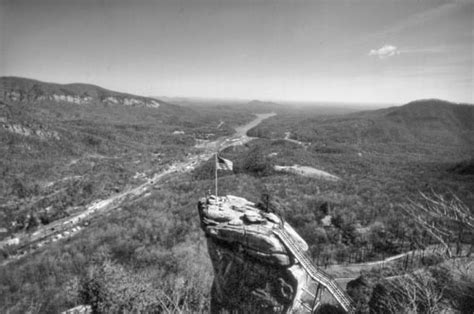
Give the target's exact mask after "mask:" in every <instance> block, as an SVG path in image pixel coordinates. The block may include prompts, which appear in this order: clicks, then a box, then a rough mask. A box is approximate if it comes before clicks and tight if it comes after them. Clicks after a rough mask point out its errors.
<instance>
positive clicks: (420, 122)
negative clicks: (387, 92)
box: [385, 99, 474, 131]
mask: <svg viewBox="0 0 474 314" xmlns="http://www.w3.org/2000/svg"><path fill="white" fill-rule="evenodd" d="M386 111H387V112H386V114H385V116H386V117H387V118H388V119H390V120H392V121H394V122H396V123H403V124H406V125H408V126H416V127H418V128H420V127H424V128H437V127H442V128H445V129H450V130H460V131H463V130H474V106H472V105H467V104H454V103H451V102H448V101H443V100H438V99H428V100H417V101H413V102H410V103H408V104H406V105H404V106H401V107H394V108H389V109H388V110H386Z"/></svg>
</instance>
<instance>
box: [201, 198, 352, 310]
mask: <svg viewBox="0 0 474 314" xmlns="http://www.w3.org/2000/svg"><path fill="white" fill-rule="evenodd" d="M198 210H199V216H200V219H201V227H202V229H203V230H204V232H205V234H206V237H207V244H208V250H209V256H210V258H211V260H212V264H213V267H214V273H215V278H214V282H213V286H212V291H211V312H213V313H220V312H223V311H228V312H231V313H234V312H244V313H247V312H249V313H290V312H292V313H295V312H296V313H300V312H305V313H308V312H312V311H313V310H314V309H315V308H316V307H317V304H318V298H317V296H318V291H319V292H320V290H319V289H318V285H319V284H320V282H319V283H318V282H317V281H315V280H313V279H314V273H315V272H316V273H318V271H317V270H316V269H314V267H313V268H312V269H310V272H312V273H313V277H312V276H311V274H310V273H309V272H308V267H307V265H306V267H305V266H304V265H303V264H305V263H304V261H301V260H302V258H301V256H302V255H301V254H304V252H305V251H307V249H308V245H307V244H306V242H305V241H304V240H303V239H302V238H301V237H300V236H299V235H298V234H297V233H296V231H295V230H294V229H293V228H292V227H291V226H290V225H289V224H288V223H286V222H283V221H282V219H281V218H280V217H278V216H276V215H275V214H273V213H267V212H265V211H263V210H260V209H258V208H256V207H255V205H254V204H253V203H251V202H249V201H247V200H245V199H243V198H239V197H236V196H231V195H228V196H226V197H220V198H219V199H216V198H215V197H214V196H210V197H208V198H207V199H206V198H203V199H201V200H200V202H199V204H198ZM289 243H290V244H291V245H288V244H289ZM295 252H297V253H298V252H301V253H298V255H299V256H300V257H299V258H297V256H295V254H294V253H295ZM302 262H303V263H302ZM311 267H312V265H311ZM311 270H312V271H311ZM322 277H324V275H322ZM324 280H330V279H326V278H323V281H324ZM322 285H325V283H322ZM319 287H322V286H320V285H319ZM338 292H339V291H338ZM341 293H343V292H341ZM343 294H344V293H343Z"/></svg>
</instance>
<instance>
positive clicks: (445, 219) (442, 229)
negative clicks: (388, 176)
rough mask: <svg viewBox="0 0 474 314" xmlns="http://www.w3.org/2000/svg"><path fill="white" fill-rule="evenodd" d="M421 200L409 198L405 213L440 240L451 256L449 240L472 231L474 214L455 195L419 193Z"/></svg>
mask: <svg viewBox="0 0 474 314" xmlns="http://www.w3.org/2000/svg"><path fill="white" fill-rule="evenodd" d="M420 194H421V197H422V201H421V202H417V201H413V200H409V203H408V204H406V206H404V207H403V209H404V211H405V213H407V214H408V216H410V217H411V218H413V220H414V221H415V222H416V223H417V224H418V225H420V226H421V227H422V228H423V229H424V230H426V231H427V232H428V233H429V234H430V235H431V236H433V237H434V238H435V239H436V240H437V241H438V242H440V243H441V244H442V245H443V246H444V247H445V249H446V253H447V254H448V256H449V257H451V256H452V253H451V249H450V248H449V245H448V243H449V241H450V239H453V238H454V237H455V236H456V232H458V234H457V235H458V237H457V238H458V240H460V237H461V235H462V233H463V232H464V231H469V232H471V233H472V232H474V215H473V214H472V211H471V210H470V209H469V207H467V205H466V204H464V203H463V202H462V201H461V200H460V199H459V198H458V197H457V196H455V195H451V196H450V198H449V199H448V198H446V197H444V196H442V195H441V194H436V193H434V192H433V193H432V195H426V194H424V193H421V192H420Z"/></svg>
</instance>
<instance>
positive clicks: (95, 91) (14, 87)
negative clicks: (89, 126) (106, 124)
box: [0, 77, 160, 108]
mask: <svg viewBox="0 0 474 314" xmlns="http://www.w3.org/2000/svg"><path fill="white" fill-rule="evenodd" d="M0 100H4V101H8V102H30V103H34V102H44V101H48V102H63V103H71V104H76V105H85V104H106V105H122V106H140V107H151V108H158V107H159V106H160V102H159V101H158V100H156V99H153V98H148V97H141V96H135V95H131V94H125V93H119V92H114V91H110V90H107V89H104V88H101V87H98V86H94V85H87V84H54V83H45V82H40V81H35V80H30V79H24V78H17V77H0Z"/></svg>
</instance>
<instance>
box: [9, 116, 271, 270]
mask: <svg viewBox="0 0 474 314" xmlns="http://www.w3.org/2000/svg"><path fill="white" fill-rule="evenodd" d="M274 115H275V113H267V114H256V118H255V119H254V120H252V121H251V122H249V123H247V124H245V125H242V126H239V127H237V128H236V133H235V134H233V135H231V136H226V137H220V138H218V139H216V140H215V141H206V142H205V143H201V144H199V145H197V146H196V147H197V148H201V149H202V151H201V153H199V154H194V155H190V156H188V158H187V159H186V160H185V161H179V162H174V163H172V164H170V165H169V166H168V167H167V168H166V169H165V170H162V171H160V172H159V173H156V174H155V175H154V176H153V177H152V178H151V179H148V180H147V181H146V182H144V183H142V184H141V185H139V186H136V187H134V188H129V189H127V190H125V191H122V192H120V193H117V194H115V195H113V196H111V197H109V198H107V199H103V200H95V201H93V202H91V203H90V204H89V205H87V206H85V209H84V210H83V211H81V212H79V213H76V214H74V215H72V216H69V217H66V218H63V219H58V220H56V221H54V222H52V223H50V224H48V225H44V226H41V227H39V228H38V229H37V230H36V231H35V232H33V233H31V234H26V233H18V234H15V235H13V236H12V238H11V239H8V240H6V241H2V242H0V248H1V247H2V246H4V245H8V244H9V243H10V244H14V245H16V246H17V247H18V248H19V250H18V251H19V252H18V254H17V255H12V256H10V257H9V258H8V259H7V260H5V261H3V262H2V263H1V264H0V266H3V265H6V264H8V263H11V262H12V261H14V260H18V259H19V258H22V257H24V256H27V255H29V254H31V253H33V252H34V251H36V250H37V249H39V248H41V247H43V246H46V245H48V244H50V243H53V242H56V241H58V240H60V239H65V238H69V237H72V236H74V235H75V234H77V233H78V232H80V231H81V230H82V229H84V228H86V227H87V225H88V224H89V221H90V220H91V219H93V218H95V217H97V216H100V215H103V214H104V213H107V212H110V211H112V210H114V209H117V208H118V207H120V206H121V204H122V203H123V202H124V201H125V200H131V199H138V198H140V197H142V196H144V195H146V194H147V193H150V192H151V191H152V189H153V187H154V186H157V185H161V184H162V183H163V181H164V180H165V179H166V178H168V177H169V176H171V175H172V174H176V173H184V172H189V171H191V170H193V169H194V168H196V167H197V166H198V165H199V164H201V163H202V162H205V161H207V160H209V158H211V157H212V156H213V155H214V154H215V152H216V149H219V150H222V149H224V148H226V147H229V146H234V145H242V144H244V143H247V142H249V141H251V140H253V139H254V138H252V137H249V136H247V134H246V133H247V131H248V130H250V129H251V128H254V127H255V126H257V125H258V124H259V123H261V122H262V121H263V120H265V119H268V118H269V117H272V116H274Z"/></svg>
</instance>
